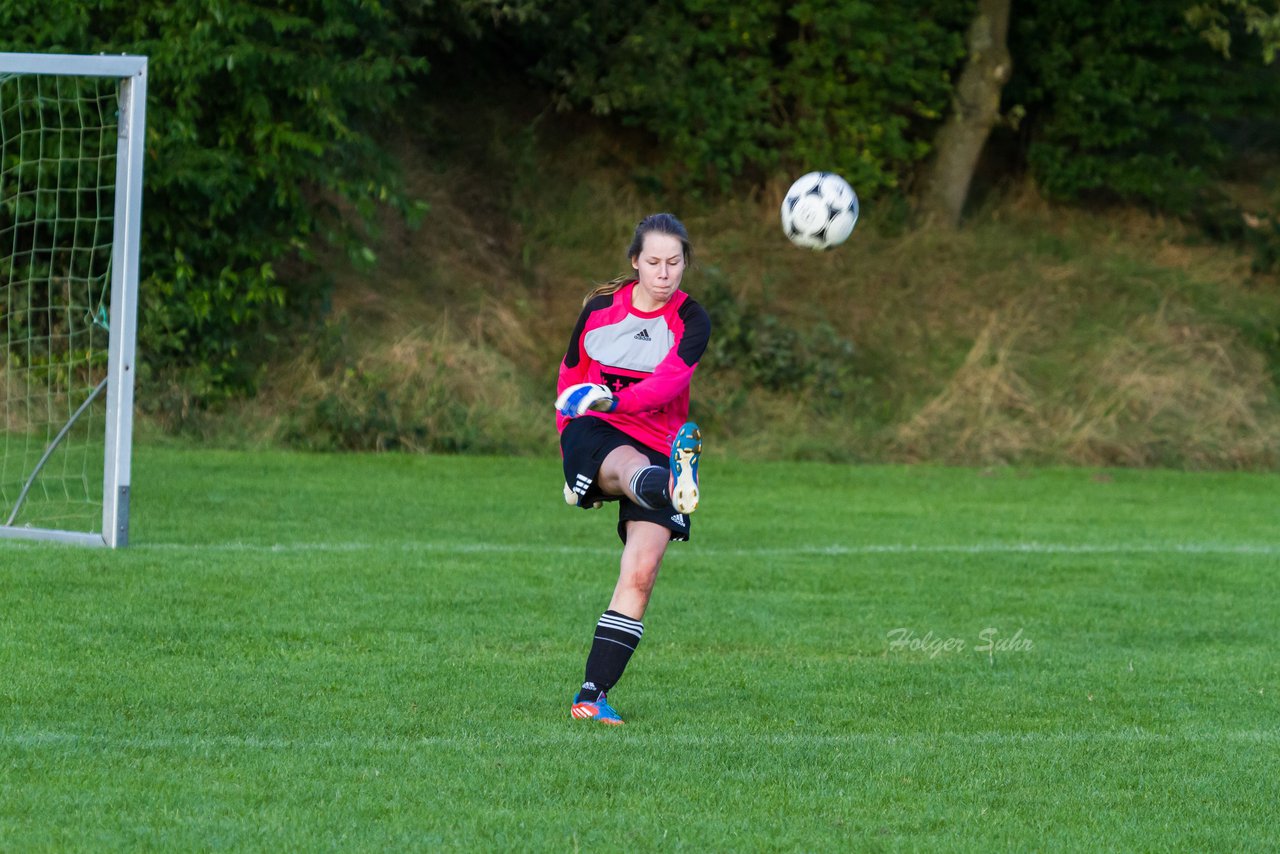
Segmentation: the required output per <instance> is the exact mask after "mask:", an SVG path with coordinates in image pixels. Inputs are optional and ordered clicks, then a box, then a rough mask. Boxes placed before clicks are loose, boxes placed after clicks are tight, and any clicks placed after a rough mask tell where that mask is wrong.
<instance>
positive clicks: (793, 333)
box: [698, 267, 862, 399]
mask: <svg viewBox="0 0 1280 854" xmlns="http://www.w3.org/2000/svg"><path fill="white" fill-rule="evenodd" d="M701 273H702V278H703V281H704V284H702V285H701V286H700V287H699V289H698V302H699V303H701V304H702V305H703V307H705V308H706V310H707V314H708V315H710V317H711V322H712V327H713V329H714V334H713V335H712V336H711V342H710V344H709V345H708V348H707V354H706V357H705V361H706V364H707V370H709V371H721V370H728V371H733V372H734V373H735V374H737V376H738V379H739V381H740V382H742V383H743V384H744V385H746V386H747V387H752V388H764V389H768V390H770V391H785V392H792V393H804V392H818V394H819V396H820V397H825V398H830V399H840V398H843V397H846V396H852V394H853V393H854V392H856V391H857V390H858V389H859V388H861V385H862V383H861V381H860V378H859V377H858V375H857V374H856V372H855V369H854V364H855V362H854V346H853V342H851V341H849V340H848V339H845V338H842V337H841V336H840V335H838V334H837V333H836V331H835V330H834V329H833V328H832V327H831V326H830V325H828V324H818V325H817V326H815V327H811V328H809V329H807V330H805V331H801V330H800V329H798V328H796V327H794V326H791V325H789V324H787V323H786V322H785V321H783V320H782V319H780V318H779V317H778V316H777V315H775V314H772V313H769V312H768V311H766V310H765V309H763V308H762V307H761V306H759V305H756V304H754V303H752V302H750V301H748V300H744V299H742V298H740V297H739V296H737V295H735V294H734V293H733V292H732V291H731V290H730V288H729V286H728V284H727V282H726V280H725V277H724V275H723V274H722V273H720V271H719V270H717V269H715V268H710V267H708V268H703V270H702V271H701Z"/></svg>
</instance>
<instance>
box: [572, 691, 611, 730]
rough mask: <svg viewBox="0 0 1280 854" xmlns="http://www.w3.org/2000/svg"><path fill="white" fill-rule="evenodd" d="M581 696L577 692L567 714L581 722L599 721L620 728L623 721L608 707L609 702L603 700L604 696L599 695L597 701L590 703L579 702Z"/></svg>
mask: <svg viewBox="0 0 1280 854" xmlns="http://www.w3.org/2000/svg"><path fill="white" fill-rule="evenodd" d="M581 695H582V692H581V691H579V692H578V693H577V694H575V695H574V696H573V705H572V706H570V707H569V714H571V715H573V716H574V717H575V718H577V719H578V720H582V721H599V722H600V723H602V724H608V725H609V726H621V725H622V724H623V720H622V718H621V717H619V716H618V711H617V709H615V708H614V707H613V706H610V705H609V701H608V700H606V699H605V698H604V694H601V695H600V698H599V699H598V700H592V701H590V702H586V701H583V702H579V701H578V697H580V696H581Z"/></svg>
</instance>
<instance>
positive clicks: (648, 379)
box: [556, 282, 711, 454]
mask: <svg viewBox="0 0 1280 854" xmlns="http://www.w3.org/2000/svg"><path fill="white" fill-rule="evenodd" d="M635 284H636V283H635V282H628V283H627V284H625V285H623V286H622V287H621V288H620V289H618V291H617V292H616V293H613V294H606V295H604V296H598V297H596V298H595V299H593V300H591V301H590V302H588V303H587V305H586V306H585V307H584V308H583V309H582V314H581V315H579V317H578V325H577V326H575V327H574V329H573V337H572V338H571V339H570V340H569V349H568V351H567V352H566V353H565V356H564V361H563V362H562V363H561V364H560V381H559V383H558V384H557V388H556V392H557V394H558V393H559V392H561V391H564V390H565V389H566V388H568V387H569V386H571V385H574V384H575V383H600V384H601V385H606V386H608V387H609V388H610V389H612V390H613V396H614V398H615V399H616V400H617V402H618V405H617V407H616V408H615V409H614V410H613V411H612V412H589V413H587V415H586V416H583V417H588V416H590V417H594V418H603V419H604V420H605V421H607V422H609V423H610V424H612V425H613V426H614V427H617V428H618V429H619V430H621V431H622V432H623V433H626V434H627V435H628V436H630V437H631V438H633V439H635V440H637V441H639V442H640V443H642V444H644V445H647V446H648V447H650V448H653V449H654V450H656V451H658V452H660V453H663V454H666V453H670V451H671V442H672V440H674V439H675V435H676V431H677V430H679V429H680V425H681V424H683V423H684V422H686V421H688V420H689V381H690V380H691V379H692V378H693V371H694V369H695V368H697V367H698V360H699V359H701V358H702V353H703V351H704V350H706V349H707V340H708V339H709V338H710V337H711V320H710V318H708V317H707V312H706V311H705V310H704V309H703V308H702V306H700V305H698V303H696V302H694V301H693V300H692V299H690V298H689V295H688V294H686V293H685V292H684V291H676V292H675V294H674V295H673V296H672V297H671V299H670V300H668V301H667V304H666V305H664V306H663V307H662V308H660V309H658V310H657V311H639V310H637V309H636V308H635V307H634V306H632V305H631V292H632V290H633V289H634V288H635ZM568 421H569V419H567V418H565V417H564V416H563V415H560V414H558V413H557V415H556V429H557V430H560V431H563V430H564V425H565V424H567V423H568Z"/></svg>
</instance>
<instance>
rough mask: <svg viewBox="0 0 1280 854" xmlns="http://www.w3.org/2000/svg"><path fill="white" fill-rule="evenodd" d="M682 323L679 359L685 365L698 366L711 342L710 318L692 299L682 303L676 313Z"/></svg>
mask: <svg viewBox="0 0 1280 854" xmlns="http://www.w3.org/2000/svg"><path fill="white" fill-rule="evenodd" d="M676 314H678V315H679V316H680V319H681V320H683V321H684V335H682V336H680V348H679V351H678V352H679V353H680V359H681V361H683V362H684V363H685V364H686V365H689V366H691V367H692V366H693V365H696V364H698V360H699V359H701V358H702V354H703V353H704V352H706V349H707V342H708V341H710V340H711V317H710V316H709V315H708V314H707V310H706V309H705V308H703V307H702V306H701V305H699V304H698V303H696V302H694V301H693V300H692V299H687V300H685V301H684V305H682V306H680V309H679V311H677V312H676Z"/></svg>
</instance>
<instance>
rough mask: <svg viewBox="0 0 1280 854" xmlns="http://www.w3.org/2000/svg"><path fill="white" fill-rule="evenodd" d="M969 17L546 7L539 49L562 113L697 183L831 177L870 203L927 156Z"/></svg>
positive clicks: (861, 7) (841, 3)
mask: <svg viewBox="0 0 1280 854" xmlns="http://www.w3.org/2000/svg"><path fill="white" fill-rule="evenodd" d="M970 5H971V4H969V3H967V2H945V3H910V4H906V5H901V4H899V5H893V6H884V5H883V4H873V3H862V2H853V3H850V2H845V0H812V2H804V3H795V4H791V3H783V2H780V0H769V1H768V2H757V3H750V4H742V3H738V2H733V0H690V2H662V3H638V2H632V3H625V4H595V5H591V6H587V7H583V6H581V5H580V4H567V3H566V4H550V8H549V10H548V13H547V16H546V18H545V22H546V24H547V30H546V32H544V33H541V34H538V35H536V36H532V38H536V39H538V40H539V41H540V43H545V45H546V48H547V49H546V50H545V51H544V52H543V56H542V59H541V61H540V62H539V63H538V66H537V68H538V71H539V73H540V74H541V75H542V76H543V77H544V79H547V80H549V81H551V82H552V84H553V85H554V86H555V87H556V89H557V91H558V92H559V93H560V96H561V98H562V105H565V106H578V105H581V106H585V107H588V108H590V109H591V111H592V112H594V113H597V114H602V115H610V114H612V115H618V116H620V117H621V118H622V120H623V121H624V122H625V123H628V124H632V125H636V126H639V127H641V128H643V129H644V130H645V131H647V132H649V133H650V134H651V135H652V136H653V137H654V138H655V139H656V140H657V141H658V142H659V144H660V145H661V146H662V148H663V151H664V157H665V158H666V161H667V162H668V163H670V164H674V165H676V166H677V167H678V170H679V171H678V173H677V178H678V180H679V181H681V182H682V183H684V184H686V185H690V184H691V185H695V186H711V187H714V188H718V189H721V190H724V189H727V188H728V187H729V185H730V183H731V182H732V181H733V180H734V179H735V178H738V177H740V176H744V175H745V176H747V177H748V178H755V179H761V178H764V177H767V176H770V175H773V174H775V173H777V172H778V171H780V170H782V169H788V170H791V171H795V170H796V169H811V168H818V167H821V168H826V169H832V170H835V171H838V172H841V173H842V174H844V175H846V176H847V177H848V178H849V179H850V180H851V181H852V182H853V183H854V184H855V185H857V186H858V188H859V190H860V192H862V193H864V194H865V195H872V194H875V193H876V192H877V191H880V190H885V189H888V188H894V187H897V186H899V185H900V184H901V183H902V181H903V180H904V178H905V177H906V176H907V175H908V174H909V173H910V171H911V168H912V167H913V166H914V165H915V164H916V163H917V162H919V161H920V160H921V159H922V158H923V157H924V156H925V155H926V154H927V153H928V151H929V136H930V133H931V130H932V128H933V127H934V126H935V124H936V123H937V122H939V121H940V119H941V117H942V115H943V113H944V111H945V109H946V106H947V102H948V97H949V90H950V84H949V73H950V71H951V70H952V68H953V67H954V66H955V64H956V63H957V61H958V60H959V58H960V56H961V40H960V33H961V32H962V31H963V20H964V17H965V15H966V14H968V10H969V8H970ZM565 33H569V34H570V35H571V38H567V39H566V38H565V37H564V34H565Z"/></svg>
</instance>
